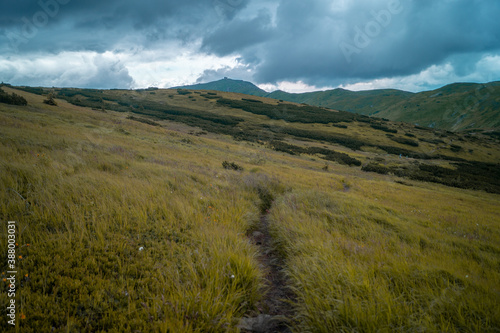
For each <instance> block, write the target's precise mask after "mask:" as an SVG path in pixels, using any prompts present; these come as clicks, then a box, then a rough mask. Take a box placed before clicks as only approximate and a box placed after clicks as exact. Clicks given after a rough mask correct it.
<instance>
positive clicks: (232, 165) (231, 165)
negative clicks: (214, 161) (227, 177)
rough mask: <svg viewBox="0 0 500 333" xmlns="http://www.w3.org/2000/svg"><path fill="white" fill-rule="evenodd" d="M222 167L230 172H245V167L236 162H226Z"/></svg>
mask: <svg viewBox="0 0 500 333" xmlns="http://www.w3.org/2000/svg"><path fill="white" fill-rule="evenodd" d="M222 167H223V168H224V169H228V170H235V171H243V167H242V166H240V165H238V164H236V163H234V162H228V161H224V162H222Z"/></svg>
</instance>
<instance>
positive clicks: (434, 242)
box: [0, 86, 500, 333]
mask: <svg viewBox="0 0 500 333" xmlns="http://www.w3.org/2000/svg"><path fill="white" fill-rule="evenodd" d="M0 96H1V97H2V99H1V101H0V189H1V191H0V203H1V204H0V219H1V221H2V222H3V223H2V224H1V225H0V252H2V258H3V259H2V260H0V266H1V267H0V279H1V281H0V284H1V285H2V289H3V292H0V303H1V304H4V305H5V309H4V311H3V315H2V316H0V327H2V331H6V332H11V331H12V332H23V333H24V332H26V333H35V332H36V333H38V332H176V333H177V332H178V333H190V332H214V333H215V332H217V333H218V332H235V333H239V332H241V333H249V332H294V333H295V332H296V333H299V332H375V331H380V332H496V331H497V330H498V328H499V327H500V300H499V298H498V294H499V287H498V281H499V280H500V272H499V270H498V268H499V267H500V256H499V254H500V246H499V244H500V218H499V216H500V205H499V204H498V203H499V200H500V164H499V163H498V161H499V160H500V133H499V132H480V131H477V132H472V133H453V132H448V131H443V130H436V129H429V128H425V127H420V126H415V125H412V124H407V123H401V122H391V121H387V120H384V119H380V118H376V117H368V116H365V115H360V114H356V113H352V112H346V111H336V110H332V109H327V108H324V107H315V106H310V105H302V104H297V103H292V102H280V101H279V100H276V99H271V98H266V97H257V96H250V95H243V94H238V93H231V92H214V91H206V90H187V89H154V88H151V89H142V90H135V91H134V90H94V89H75V88H40V87H12V86H2V87H1V91H0ZM12 235H14V236H15V241H14V240H13V236H12ZM13 285H15V295H11V294H9V293H8V292H7V291H8V290H10V289H12V288H13ZM12 300H14V301H15V302H14V303H15V310H13V311H11V310H9V309H7V304H12ZM10 322H12V323H15V326H12V324H11V323H10Z"/></svg>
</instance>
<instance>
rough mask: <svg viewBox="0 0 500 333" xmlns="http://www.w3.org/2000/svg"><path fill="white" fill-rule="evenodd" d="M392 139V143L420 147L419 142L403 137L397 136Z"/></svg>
mask: <svg viewBox="0 0 500 333" xmlns="http://www.w3.org/2000/svg"><path fill="white" fill-rule="evenodd" d="M390 139H391V140H392V141H395V142H397V143H401V144H403V145H408V146H412V147H418V142H417V141H414V140H412V139H407V138H402V137H397V136H394V137H391V138H390Z"/></svg>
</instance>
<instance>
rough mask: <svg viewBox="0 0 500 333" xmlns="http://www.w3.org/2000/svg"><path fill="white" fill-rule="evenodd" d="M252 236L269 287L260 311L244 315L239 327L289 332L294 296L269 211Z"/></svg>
mask: <svg viewBox="0 0 500 333" xmlns="http://www.w3.org/2000/svg"><path fill="white" fill-rule="evenodd" d="M249 238H250V241H251V242H252V243H253V244H255V245H256V246H258V247H259V249H260V251H259V256H258V260H259V263H260V267H261V269H262V270H263V271H264V272H265V274H266V276H265V279H266V284H267V286H266V293H265V295H264V297H263V299H262V300H261V301H260V303H259V304H258V306H257V307H258V309H259V312H260V313H256V314H254V315H255V317H251V318H243V319H242V320H241V322H240V326H239V327H240V328H241V331H242V332H258V333H284V332H286V333H289V332H291V330H290V329H289V327H288V324H290V323H291V318H293V306H292V301H293V300H294V295H293V292H292V291H291V290H290V289H289V288H288V281H287V278H286V276H285V274H284V273H283V271H282V268H283V265H284V262H283V259H282V258H281V256H280V255H279V254H278V253H276V251H274V250H273V244H272V237H271V235H270V233H269V222H268V217H267V214H262V215H261V217H260V223H259V226H258V228H257V230H255V231H253V232H252V234H251V235H249Z"/></svg>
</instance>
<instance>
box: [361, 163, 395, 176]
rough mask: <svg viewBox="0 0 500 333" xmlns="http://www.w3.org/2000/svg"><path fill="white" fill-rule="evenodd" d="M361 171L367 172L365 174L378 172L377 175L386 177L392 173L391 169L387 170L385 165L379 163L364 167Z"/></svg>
mask: <svg viewBox="0 0 500 333" xmlns="http://www.w3.org/2000/svg"><path fill="white" fill-rule="evenodd" d="M361 170H362V171H365V172H376V173H380V174H382V175H386V174H388V173H389V171H390V170H389V168H387V167H385V166H383V165H380V164H377V163H369V164H367V165H364V166H363V167H362V168H361Z"/></svg>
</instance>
